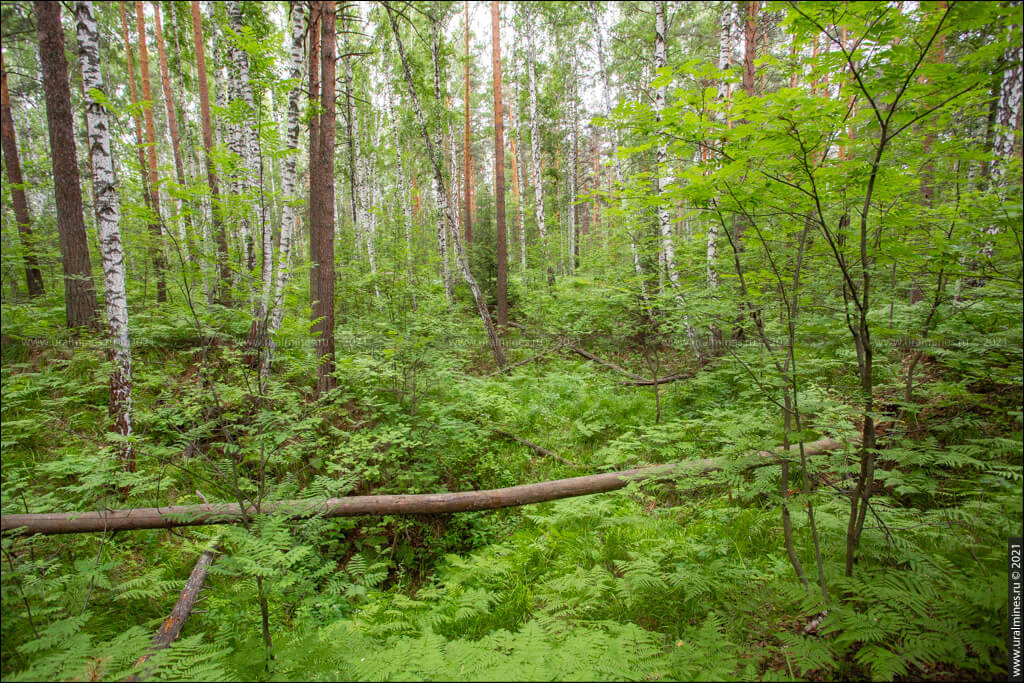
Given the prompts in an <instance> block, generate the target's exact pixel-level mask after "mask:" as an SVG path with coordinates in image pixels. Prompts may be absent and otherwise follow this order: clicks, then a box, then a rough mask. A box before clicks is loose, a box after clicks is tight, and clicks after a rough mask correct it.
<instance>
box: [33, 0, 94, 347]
mask: <svg viewBox="0 0 1024 683" xmlns="http://www.w3.org/2000/svg"><path fill="white" fill-rule="evenodd" d="M33 5H34V7H35V14H36V31H37V33H38V36H39V61H40V62H41V65H42V71H43V93H44V95H45V99H46V123H47V128H48V129H49V135H50V152H51V153H50V161H51V164H52V168H53V187H54V199H55V201H56V206H57V231H58V233H59V234H60V253H61V261H62V263H63V266H64V310H65V313H66V315H67V324H68V327H87V328H90V329H96V330H98V329H99V326H100V324H99V314H98V309H97V305H96V290H95V288H94V286H93V282H92V265H91V263H90V260H89V241H88V239H87V238H86V235H85V219H84V217H83V215H82V184H81V179H80V178H79V176H78V155H77V154H76V152H75V126H74V120H73V119H72V117H71V84H70V81H69V80H68V62H67V58H66V57H65V56H64V29H63V27H62V26H61V23H60V4H59V3H56V2H38V1H37V2H35V3H33Z"/></svg>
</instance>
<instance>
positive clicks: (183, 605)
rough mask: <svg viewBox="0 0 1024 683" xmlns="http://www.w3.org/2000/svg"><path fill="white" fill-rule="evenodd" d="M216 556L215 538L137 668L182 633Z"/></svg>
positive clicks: (142, 675)
mask: <svg viewBox="0 0 1024 683" xmlns="http://www.w3.org/2000/svg"><path fill="white" fill-rule="evenodd" d="M216 558H217V541H216V540H215V541H214V542H213V543H212V544H211V545H210V547H209V548H208V549H206V550H204V551H203V552H202V553H201V554H200V555H199V559H198V560H196V565H195V566H194V567H193V568H192V573H191V574H189V576H188V581H186V582H185V587H184V588H182V589H181V595H179V596H178V602H176V603H175V605H174V609H172V610H171V614H170V616H168V617H167V618H166V619H164V621H163V623H162V624H161V625H160V630H159V631H157V632H156V635H155V636H153V642H152V643H151V644H150V646H149V651H148V652H147V653H146V654H144V655H142V656H141V657H139V659H138V661H136V662H135V668H136V669H137V668H139V667H140V666H142V665H143V664H145V663H146V660H148V659H149V658H150V657H152V656H153V654H154V653H155V652H156V651H157V650H162V649H164V648H166V647H170V645H171V643H173V642H174V641H175V640H177V639H178V636H179V635H181V629H183V628H184V627H185V622H186V621H188V618H189V615H191V614H192V608H193V607H195V604H196V600H197V599H198V598H199V591H201V590H202V589H203V584H204V583H205V582H206V575H207V573H208V572H209V571H210V565H212V564H213V561H214V560H215V559H216ZM147 674H148V672H147V671H145V670H143V671H141V672H139V673H137V674H135V675H134V676H132V677H130V678H129V679H128V680H129V681H138V680H142V679H143V678H145V677H146V675H147Z"/></svg>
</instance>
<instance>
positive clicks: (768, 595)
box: [2, 280, 1022, 680]
mask: <svg viewBox="0 0 1024 683" xmlns="http://www.w3.org/2000/svg"><path fill="white" fill-rule="evenodd" d="M592 291H593V290H592V289H586V288H583V287H579V286H576V285H575V284H574V283H573V281H571V280H566V281H560V282H559V283H558V286H557V287H556V289H555V290H554V291H553V292H551V293H546V294H543V295H538V296H537V297H535V299H536V300H535V301H534V300H528V299H527V298H526V297H522V298H521V301H522V302H523V303H522V304H521V305H520V307H519V308H518V309H514V310H515V319H517V320H518V322H520V323H521V324H523V325H524V328H523V329H515V328H513V329H512V330H510V331H509V333H508V336H507V342H508V348H509V360H510V362H518V361H521V360H526V359H528V358H530V357H533V356H537V358H536V359H535V360H533V361H531V362H529V363H525V364H523V365H521V366H519V367H516V368H514V369H512V370H510V371H509V372H507V373H498V374H495V368H494V366H493V362H491V361H490V360H489V357H488V356H487V355H486V344H485V342H484V338H483V335H482V332H481V331H478V330H477V327H478V326H479V325H478V322H479V321H478V320H475V319H474V318H473V315H472V312H471V311H470V310H468V309H466V310H463V309H462V308H457V309H456V310H455V311H453V312H449V311H447V310H446V309H445V307H444V305H443V300H441V302H440V303H431V301H432V300H427V301H424V302H423V303H421V306H420V309H419V310H417V311H413V310H411V309H410V308H409V307H404V308H403V307H400V306H388V307H382V308H386V310H381V309H378V310H355V309H354V308H353V309H352V310H347V311H344V315H342V316H339V317H340V318H341V319H343V320H344V321H345V322H344V323H343V324H342V325H340V328H341V331H340V332H339V336H338V342H337V343H338V351H337V353H338V373H337V374H338V379H339V387H340V388H339V389H338V390H337V391H336V392H334V393H332V394H331V395H329V396H327V397H324V398H322V399H319V400H314V399H313V395H312V384H311V378H313V377H314V376H315V364H314V360H313V357H312V348H311V346H310V345H309V344H308V343H300V342H296V343H291V344H290V343H287V342H288V341H294V340H302V339H304V338H305V336H306V331H305V329H306V322H305V320H303V319H295V320H286V323H285V327H284V328H283V330H282V340H283V341H282V344H281V348H280V351H279V354H278V357H277V359H276V361H275V372H274V375H273V378H272V380H271V382H270V384H269V386H268V389H267V391H266V393H265V394H264V395H262V396H256V397H255V398H254V392H256V390H255V389H254V387H257V386H258V382H256V381H255V378H254V374H253V370H252V369H251V368H250V367H249V365H248V364H247V361H246V358H245V353H244V348H243V345H242V340H244V337H245V332H246V329H247V322H246V320H245V316H244V314H243V313H237V312H236V313H233V312H230V311H216V312H210V313H208V314H206V316H207V317H205V318H202V320H201V322H202V324H203V325H205V326H207V327H206V329H205V330H204V331H203V332H202V333H199V332H197V330H196V329H195V326H194V323H193V322H192V321H191V319H190V315H191V314H190V313H189V311H188V309H187V307H185V306H184V305H183V304H180V303H178V304H175V303H173V302H172V303H171V304H169V305H168V306H167V308H165V309H162V310H159V311H158V310H156V309H149V310H140V311H133V318H132V323H133V331H134V338H133V341H134V344H135V360H134V371H135V390H136V394H135V430H136V437H135V438H136V445H137V453H138V455H137V457H138V471H137V472H136V473H131V474H129V473H125V472H122V471H120V469H119V468H118V466H117V463H116V460H115V459H114V458H113V457H112V452H113V438H114V437H113V436H112V435H111V434H109V433H108V432H109V427H108V425H107V422H106V420H107V417H106V412H107V378H108V376H109V364H108V363H107V361H106V359H105V355H104V353H103V350H102V348H101V343H100V341H99V338H96V339H91V338H89V337H82V338H79V339H78V340H77V341H75V342H74V343H69V342H68V340H67V338H66V337H64V335H63V332H62V330H61V328H60V320H61V308H60V306H59V302H57V301H50V302H49V306H50V307H49V308H45V307H43V306H40V305H38V304H33V305H28V304H13V305H8V304H5V305H4V308H3V335H4V344H3V368H2V379H3V481H4V484H3V510H4V512H5V513H20V512H26V511H32V512H37V511H72V510H88V509H97V508H98V507H103V506H106V507H130V506H133V505H139V506H141V505H155V504H169V503H172V502H176V503H179V504H187V503H198V502H201V497H203V498H207V499H209V500H210V501H211V502H213V501H216V500H224V501H230V500H233V498H232V495H233V492H235V493H237V492H238V491H241V492H243V493H245V494H246V495H251V496H256V495H259V494H260V493H262V495H263V496H264V499H265V500H279V499H288V498H318V497H324V496H331V495H352V494H365V493H399V492H400V493H430V492H442V491H458V490H470V489H487V488H497V487H503V486H512V485H516V484H524V483H532V482H539V481H546V480H552V479H558V478H564V477H571V476H578V475H582V474H590V473H598V472H604V471H615V470H619V469H624V468H627V467H632V466H637V465H641V464H645V463H659V462H674V461H680V460H687V459H691V458H707V457H726V458H730V457H735V458H737V459H738V458H739V457H740V456H741V455H743V454H745V453H749V452H751V451H757V450H763V449H770V448H773V447H775V446H777V445H778V444H779V443H781V419H780V417H779V410H778V408H777V406H775V405H774V404H773V402H772V401H771V400H770V398H771V397H770V396H767V395H766V388H765V382H769V384H770V380H769V379H768V378H765V377H761V378H759V379H758V378H755V379H758V381H753V380H752V379H751V375H750V372H749V369H750V368H751V367H755V368H759V367H762V366H763V365H764V361H763V358H761V354H762V353H763V352H762V351H761V349H760V348H759V347H758V346H757V345H755V344H744V345H737V346H735V348H732V349H730V350H728V351H727V352H726V353H724V354H723V355H721V356H719V357H718V358H716V359H715V360H714V361H713V362H711V363H710V364H708V365H707V366H706V367H704V368H703V369H701V370H700V371H699V372H696V374H695V375H694V376H693V377H692V378H691V379H684V380H679V381H675V382H671V383H669V384H665V385H661V386H660V387H658V390H657V396H655V391H654V388H652V387H650V386H623V385H622V384H621V381H622V380H623V379H628V377H626V376H624V375H623V374H622V373H620V372H618V371H616V370H614V369H610V368H608V367H606V366H602V365H600V364H597V363H595V362H592V361H590V360H588V359H586V358H584V357H583V356H581V355H579V354H577V353H575V352H572V351H571V350H569V349H567V348H566V347H565V346H563V347H561V348H558V349H554V350H551V351H550V352H548V353H543V354H542V351H545V349H549V348H550V347H551V346H552V345H553V344H554V342H555V341H557V340H558V339H562V340H568V341H569V342H570V343H572V344H574V345H577V346H579V347H581V348H584V349H585V350H587V351H588V352H590V353H591V354H593V355H596V356H598V357H600V358H601V359H604V360H607V361H610V362H612V363H614V364H615V365H618V366H620V367H621V368H622V369H624V370H627V371H628V372H631V373H634V374H636V375H640V376H643V377H650V376H652V375H653V374H654V373H655V372H656V373H657V374H658V376H665V375H669V374H673V373H677V372H684V371H689V370H694V369H695V367H694V363H693V362H692V360H691V358H690V356H689V354H688V353H687V352H686V346H685V343H683V342H682V336H681V335H673V334H665V335H663V336H660V337H658V338H657V339H655V338H645V337H644V336H642V335H640V336H638V334H637V333H636V332H635V331H634V330H633V326H632V322H631V321H633V320H634V318H635V316H634V314H633V313H632V312H631V310H630V306H631V303H630V302H629V301H628V300H627V299H626V298H625V297H623V298H619V297H616V296H607V295H605V294H603V293H602V295H601V296H597V295H595V294H593V293H591V292H592ZM351 300H352V301H354V300H355V299H351ZM564 321H571V322H564ZM559 323H561V324H559ZM214 330H216V331H217V334H218V335H219V336H217V337H216V343H211V341H213V340H214V335H213V334H212V331H214ZM951 332H955V330H951ZM1015 334H1016V336H1014V335H1015ZM58 339H61V340H63V341H60V342H57V341H55V340H58ZM988 341H991V336H990V337H989V339H988ZM1006 341H1007V343H1008V344H1009V345H1010V346H1009V350H1006V349H1004V350H1003V351H998V350H997V351H992V350H989V352H987V353H978V352H977V349H963V348H962V347H960V348H947V349H937V350H935V351H934V352H929V354H928V355H926V357H925V361H924V363H923V365H922V366H921V367H920V368H919V369H918V378H919V381H920V382H921V384H920V386H919V387H918V389H917V390H916V391H917V398H916V408H914V409H913V411H912V412H911V411H910V410H908V409H907V406H905V405H903V404H902V403H901V397H902V379H903V375H902V373H903V372H904V371H905V367H906V359H907V357H908V354H909V353H910V352H909V351H907V350H903V349H899V348H896V347H892V348H888V349H886V351H885V352H883V353H880V354H879V356H880V359H879V360H878V371H877V372H878V377H879V391H878V395H877V397H878V402H879V404H880V405H881V406H882V407H880V409H879V412H880V417H879V419H880V420H881V421H882V422H884V423H885V425H886V426H885V429H884V430H883V436H882V441H881V444H880V445H881V448H882V449H883V450H882V453H881V456H880V460H879V470H878V473H877V478H878V488H877V490H876V492H875V498H874V502H873V506H872V517H869V520H868V523H867V524H866V525H865V532H864V537H863V539H862V541H861V547H860V553H859V556H858V561H857V564H856V569H855V572H854V576H853V577H852V578H847V577H845V576H844V571H843V564H844V561H845V543H846V537H845V534H846V525H847V516H848V514H849V501H848V496H847V494H846V493H845V492H844V490H843V487H844V482H845V480H846V478H847V476H848V475H849V473H850V472H852V471H853V469H854V467H855V466H856V463H855V461H854V457H855V450H853V449H852V447H850V448H846V449H842V450H838V451H835V452H831V453H827V454H825V455H822V456H819V457H818V458H816V459H815V462H814V463H813V464H812V465H811V466H810V468H809V471H808V472H807V474H808V476H809V477H811V478H812V480H813V481H815V482H817V483H818V485H817V486H816V487H815V488H814V490H813V491H812V492H811V494H810V495H804V494H803V493H800V491H799V489H800V488H801V487H802V485H803V475H804V472H803V471H801V470H800V469H799V468H797V467H795V466H794V472H793V473H791V482H790V486H791V487H792V488H793V489H796V490H791V491H789V495H788V496H787V498H786V503H787V505H788V507H789V510H790V512H791V515H792V518H793V525H794V529H795V542H796V547H797V550H798V554H799V558H800V560H801V562H802V565H803V567H804V569H805V571H806V573H807V576H808V579H809V584H810V588H809V589H806V590H805V588H804V587H803V586H802V585H801V583H800V581H798V580H797V578H796V575H795V574H794V569H793V567H792V565H791V563H790V560H789V559H788V557H787V555H786V551H785V548H784V545H783V535H782V518H781V512H780V510H781V503H782V500H781V499H780V496H779V486H780V474H779V468H778V467H762V468H759V469H756V470H753V471H749V472H744V471H741V470H739V469H736V470H730V469H729V468H726V470H725V471H723V472H720V473H716V474H712V475H708V476H706V477H702V478H701V479H700V480H699V481H695V480H693V479H691V478H680V479H678V480H677V481H668V482H666V481H659V482H647V483H642V484H636V483H633V484H630V485H629V486H628V487H627V488H625V489H623V490H620V491H616V492H612V493H605V494H600V495H594V496H587V497H582V498H574V499H566V500H562V501H556V502H550V503H543V504H539V505H532V506H526V507H523V508H513V509H506V510H499V511H493V512H472V513H461V514H458V515H449V516H440V515H420V516H406V517H398V516H387V517H379V518H352V519H312V520H306V521H302V522H294V521H288V520H285V519H283V518H277V517H266V518H261V519H259V520H256V521H254V522H253V523H252V524H250V525H249V526H248V527H247V528H243V527H196V528H190V529H185V530H170V531H139V532H122V533H118V534H115V535H78V536H74V535H72V536H63V537H35V538H31V539H17V538H4V539H3V550H4V569H3V591H4V592H3V622H2V624H3V625H2V635H3V645H2V657H3V662H2V669H3V673H4V679H5V680H8V679H9V680H33V679H72V678H74V679H80V678H86V677H88V678H93V679H98V678H123V677H124V676H125V675H127V674H130V673H131V671H132V666H133V663H134V661H135V659H136V658H137V657H138V656H139V655H140V654H142V653H143V652H144V651H145V647H146V646H147V645H148V642H149V639H150V638H151V637H152V634H153V633H154V632H155V628H156V626H157V624H158V623H159V621H160V620H161V619H162V618H164V617H166V615H167V612H168V611H169V609H170V607H171V606H172V605H173V603H174V600H175V598H176V596H177V592H178V591H179V590H180V589H181V587H182V586H183V584H184V579H185V577H186V576H187V575H188V572H189V571H190V569H191V566H192V563H193V562H195V559H196V557H197V556H198V554H199V552H200V551H201V550H202V548H204V547H206V545H207V544H208V543H209V542H210V541H211V540H212V539H213V538H217V539H218V543H219V547H220V549H221V555H220V556H219V557H218V559H217V560H216V562H215V563H214V565H213V567H212V569H211V572H210V577H209V579H208V580H207V585H206V587H205V588H204V592H203V595H202V598H201V601H200V604H199V606H198V608H197V610H196V612H195V613H194V614H193V615H192V617H191V618H190V620H189V621H188V623H187V625H186V627H185V631H184V634H183V637H182V638H181V639H179V641H178V642H177V643H176V644H175V645H174V646H173V647H172V648H170V649H169V650H166V651H162V652H160V653H158V654H157V655H155V656H154V657H153V659H151V660H150V662H149V663H148V664H147V665H148V666H150V667H151V675H152V676H154V677H157V678H161V677H166V678H189V679H205V680H213V679H239V680H247V679H257V678H259V679H271V678H272V679H303V680H305V679H312V680H347V679H374V680H391V679H400V680H409V679H429V680H572V679H576V680H579V679H602V680H603V679H611V680H623V679H629V680H634V679H637V680H726V679H760V680H788V679H808V680H827V679H834V678H851V679H875V680H891V679H897V680H911V679H914V680H919V679H928V680H962V679H971V678H976V679H988V678H991V677H993V676H999V675H1003V674H1004V672H1005V665H1006V664H1005V652H1006V650H1005V648H1006V641H1005V631H1004V628H1005V619H1006V613H1007V606H1006V585H1007V574H1006V564H1005V553H1006V540H1007V537H1008V536H1011V535H1018V534H1019V533H1020V529H1021V511H1020V500H1021V467H1020V458H1021V455H1020V453H1021V402H1022V395H1021V387H1020V384H1019V376H1020V356H1019V352H1020V351H1019V345H1020V342H1019V332H1018V333H1013V332H1011V333H1008V335H1007V337H1006ZM1014 344H1016V347H1014ZM848 349H849V343H848V340H847V339H845V338H843V337H842V336H840V335H838V334H837V336H835V337H834V338H833V337H826V338H824V339H823V340H822V343H820V344H818V345H816V346H809V347H807V348H804V349H802V350H801V354H802V356H801V363H802V365H801V368H802V372H803V373H804V374H803V386H802V387H801V391H800V394H799V398H800V404H801V406H802V409H803V411H804V415H803V417H804V420H805V424H806V425H809V427H808V428H807V429H806V430H805V433H804V434H803V435H802V436H803V438H804V440H806V441H811V440H813V439H817V438H819V437H821V436H831V437H834V438H837V439H839V440H841V441H844V442H846V443H848V444H854V443H855V442H856V439H857V433H858V427H859V425H858V423H857V421H856V415H857V412H856V408H855V401H856V379H855V377H854V371H853V370H852V369H851V367H853V368H855V365H852V366H851V364H853V363H854V360H853V359H852V357H851V354H852V351H850V350H848ZM538 354H541V355H538ZM901 410H902V411H903V414H902V415H899V412H900V411H901ZM495 429H500V430H502V431H504V432H507V433H509V434H513V435H515V436H517V437H519V438H521V439H525V440H528V441H530V442H532V443H534V444H539V445H541V446H543V447H544V448H547V449H550V450H551V451H553V452H554V453H556V454H558V456H560V458H561V460H559V459H553V458H550V457H545V456H543V455H541V454H539V453H538V452H536V451H535V450H533V449H531V448H529V447H528V446H525V445H523V444H521V443H517V442H515V441H513V440H511V439H508V438H503V437H501V436H497V435H495V433H494V430H495ZM261 457H262V458H263V459H264V462H263V464H262V465H261ZM563 460H567V461H570V462H572V463H576V465H570V464H567V463H566V462H564V461H563ZM809 481H810V480H809ZM112 484H113V486H112ZM122 491H130V493H128V494H127V498H125V499H121V498H120V496H121V495H122V494H121V492H122ZM809 503H810V504H812V505H813V511H814V516H815V521H816V523H817V529H818V533H819V535H820V547H821V556H822V572H823V574H824V578H825V583H826V585H827V588H828V593H829V597H828V601H827V602H826V601H825V600H824V599H823V597H822V595H821V592H820V590H818V589H817V588H816V587H815V585H816V583H817V577H818V574H817V570H816V562H815V555H814V551H813V539H812V536H811V533H810V531H809V525H808V521H809V520H808V514H807V511H808V504H809ZM261 600H265V604H266V606H267V614H268V623H269V635H270V637H271V639H272V652H273V659H272V660H270V659H268V658H267V656H266V648H265V645H264V641H263V636H262V634H261V608H260V603H261Z"/></svg>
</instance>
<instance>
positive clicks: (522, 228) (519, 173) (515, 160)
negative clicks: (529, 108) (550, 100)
mask: <svg viewBox="0 0 1024 683" xmlns="http://www.w3.org/2000/svg"><path fill="white" fill-rule="evenodd" d="M510 114H511V116H512V126H513V127H514V130H515V136H511V135H510V136H509V146H510V148H511V150H512V165H513V166H515V168H516V201H517V202H518V203H519V260H520V266H519V267H520V274H521V276H522V280H523V286H524V287H525V285H526V197H525V196H524V192H525V191H526V183H525V182H524V181H523V162H524V159H523V156H522V141H523V129H522V121H520V119H519V79H518V78H517V79H516V86H515V94H514V95H513V96H512V107H511V109H510ZM517 140H518V141H519V150H520V152H519V154H518V155H517V154H516V141H517Z"/></svg>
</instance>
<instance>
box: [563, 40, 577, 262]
mask: <svg viewBox="0 0 1024 683" xmlns="http://www.w3.org/2000/svg"><path fill="white" fill-rule="evenodd" d="M571 52H572V55H571V57H570V60H571V62H572V71H571V76H570V78H569V141H568V144H569V155H568V156H569V168H568V169H567V175H568V182H569V206H568V207H567V211H566V222H567V223H568V227H569V243H568V247H567V249H566V252H567V253H566V256H567V257H568V259H567V262H568V264H569V275H575V274H576V261H577V258H578V257H579V230H580V225H579V223H580V216H579V207H578V206H577V205H576V197H577V194H578V193H579V188H578V183H579V178H578V177H577V169H578V167H579V152H580V150H579V120H578V119H579V109H578V107H577V102H576V79H577V72H576V45H575V43H574V44H573V46H572V48H571Z"/></svg>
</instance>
